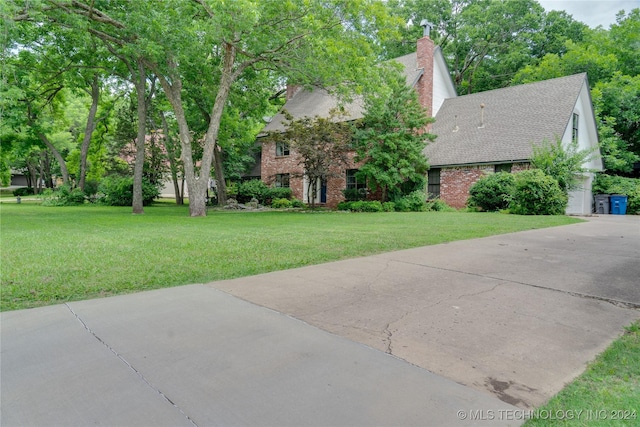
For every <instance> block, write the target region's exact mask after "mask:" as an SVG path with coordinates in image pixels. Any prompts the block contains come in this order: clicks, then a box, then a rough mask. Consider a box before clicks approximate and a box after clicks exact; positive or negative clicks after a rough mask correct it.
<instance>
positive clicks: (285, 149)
mask: <svg viewBox="0 0 640 427" xmlns="http://www.w3.org/2000/svg"><path fill="white" fill-rule="evenodd" d="M288 155H289V144H287V143H286V142H276V156H288Z"/></svg>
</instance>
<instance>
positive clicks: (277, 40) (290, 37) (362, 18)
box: [45, 0, 386, 216]
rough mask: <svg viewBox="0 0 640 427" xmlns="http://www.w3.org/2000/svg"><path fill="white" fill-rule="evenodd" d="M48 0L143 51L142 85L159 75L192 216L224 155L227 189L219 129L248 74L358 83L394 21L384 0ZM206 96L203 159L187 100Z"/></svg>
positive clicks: (123, 46)
mask: <svg viewBox="0 0 640 427" xmlns="http://www.w3.org/2000/svg"><path fill="white" fill-rule="evenodd" d="M46 3H47V5H48V6H47V7H50V8H52V9H49V10H46V11H45V12H46V13H47V15H49V16H53V15H55V17H54V18H52V19H56V20H59V21H65V20H66V19H67V15H69V14H73V15H75V16H80V17H82V18H84V19H85V22H86V26H87V28H88V30H89V31H90V32H91V33H92V34H94V35H96V36H97V37H100V38H101V39H102V40H103V41H104V42H105V43H107V44H108V46H110V48H111V49H113V52H114V53H118V54H120V55H123V56H125V55H129V56H128V57H129V58H133V57H135V59H136V61H135V63H134V62H133V61H131V62H130V63H129V68H130V71H131V74H132V75H134V74H137V76H138V78H137V79H136V82H137V84H139V85H142V76H143V75H144V74H145V69H148V70H151V71H152V72H153V73H154V74H155V75H156V76H157V77H158V79H159V80H160V83H161V85H162V88H163V90H164V93H165V95H166V97H167V99H168V100H169V102H170V103H171V106H172V110H173V114H174V115H175V118H176V121H177V124H178V129H179V137H180V142H181V155H182V160H183V162H184V170H185V177H186V181H187V187H188V189H189V196H190V203H189V206H190V214H191V215H192V216H201V215H205V214H206V207H205V194H206V188H207V183H208V178H209V176H210V172H211V167H212V166H213V165H214V163H215V168H214V170H215V172H216V177H217V179H218V188H219V189H220V190H221V191H222V193H221V194H220V196H221V199H224V197H225V194H224V175H223V170H222V161H221V159H220V157H219V153H221V150H220V140H219V137H220V130H221V123H222V120H223V117H224V112H225V109H226V108H228V107H229V102H230V101H231V100H232V98H231V97H230V95H231V94H232V92H233V91H234V90H242V88H240V87H239V86H238V83H239V82H240V81H241V80H243V79H247V81H246V83H245V84H244V85H243V87H245V88H249V87H251V86H250V85H251V83H252V82H253V79H251V78H250V77H251V76H250V74H251V73H260V72H266V73H275V75H277V76H280V77H285V76H286V77H289V78H291V79H294V80H295V81H296V82H299V83H303V84H306V83H315V84H321V85H325V86H333V87H335V88H339V86H340V85H344V84H345V83H346V84H354V83H356V82H358V81H360V80H361V79H362V77H363V75H364V74H366V70H367V69H368V67H369V65H370V64H371V62H372V60H373V59H374V52H373V49H372V46H373V45H374V44H373V43H372V40H371V35H372V34H373V35H376V36H377V35H379V34H380V31H379V30H380V29H384V24H385V23H384V19H385V12H386V9H385V8H384V4H383V2H381V1H379V0H329V1H326V0H308V1H304V2H302V1H293V2H282V1H272V0H237V1H232V2H219V1H213V0H194V1H192V2H184V1H177V0H167V1H164V2H128V1H114V2H109V3H102V2H95V3H94V2H91V3H84V2H82V1H79V0H74V1H62V0H60V1H54V0H49V1H47V2H46ZM72 25H77V23H75V22H74V23H73V24H72ZM160 34H161V36H159V35H160ZM203 78H204V79H205V80H210V81H211V83H212V84H210V85H208V86H207V87H206V88H205V90H206V92H205V93H204V94H203V93H202V92H200V93H195V92H194V88H196V87H198V84H197V82H198V81H200V80H202V79H203ZM199 96H200V97H202V98H204V99H209V100H210V101H209V102H208V105H204V106H203V113H204V114H203V116H204V117H205V121H206V122H207V127H206V132H205V133H204V135H203V136H202V140H203V152H202V158H201V159H200V161H199V164H196V160H195V159H194V155H193V154H194V149H193V144H194V134H193V133H192V127H191V125H192V123H190V119H192V117H190V116H189V115H188V114H187V108H186V104H187V100H189V99H196V98H198V97H199ZM139 105H140V103H139ZM139 139H140V138H139Z"/></svg>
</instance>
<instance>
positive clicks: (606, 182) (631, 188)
mask: <svg viewBox="0 0 640 427" xmlns="http://www.w3.org/2000/svg"><path fill="white" fill-rule="evenodd" d="M592 188H593V194H623V195H625V196H627V213H628V214H630V215H640V179H638V178H625V177H622V176H616V175H607V174H597V175H596V178H595V180H594V181H593V187H592Z"/></svg>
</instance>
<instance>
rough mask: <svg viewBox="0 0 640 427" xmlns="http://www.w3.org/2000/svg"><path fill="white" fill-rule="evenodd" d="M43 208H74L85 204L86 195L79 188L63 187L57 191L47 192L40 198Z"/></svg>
mask: <svg viewBox="0 0 640 427" xmlns="http://www.w3.org/2000/svg"><path fill="white" fill-rule="evenodd" d="M40 197H41V198H42V205H43V206H74V205H81V204H83V203H84V202H85V198H86V197H85V194H84V192H83V191H82V190H80V189H79V188H71V187H70V186H69V185H61V186H60V187H58V188H56V189H55V190H50V189H48V190H46V191H44V192H43V193H42V195H41V196H40Z"/></svg>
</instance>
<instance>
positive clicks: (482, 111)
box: [478, 103, 484, 129]
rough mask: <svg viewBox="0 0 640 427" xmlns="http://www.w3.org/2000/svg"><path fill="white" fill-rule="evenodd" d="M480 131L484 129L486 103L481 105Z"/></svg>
mask: <svg viewBox="0 0 640 427" xmlns="http://www.w3.org/2000/svg"><path fill="white" fill-rule="evenodd" d="M478 129H484V103H482V104H480V126H478Z"/></svg>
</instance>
